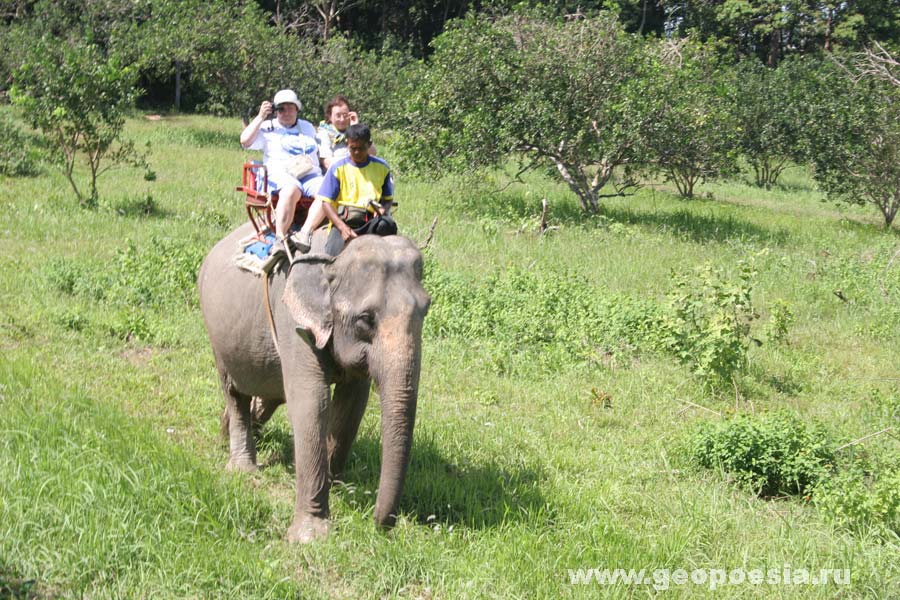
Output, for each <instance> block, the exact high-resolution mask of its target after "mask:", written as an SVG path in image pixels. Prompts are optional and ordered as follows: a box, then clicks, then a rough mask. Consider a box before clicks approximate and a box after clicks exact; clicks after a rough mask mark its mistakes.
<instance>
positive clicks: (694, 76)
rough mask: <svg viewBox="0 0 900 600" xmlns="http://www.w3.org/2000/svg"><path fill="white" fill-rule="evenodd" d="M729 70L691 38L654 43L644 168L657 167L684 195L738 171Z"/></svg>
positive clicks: (645, 123)
mask: <svg viewBox="0 0 900 600" xmlns="http://www.w3.org/2000/svg"><path fill="white" fill-rule="evenodd" d="M726 74H727V69H726V68H724V67H723V65H722V64H721V62H720V61H719V60H718V59H717V58H716V54H715V52H714V51H713V49H712V48H711V47H710V46H708V45H703V44H700V43H698V42H696V41H694V40H689V39H688V40H681V41H668V40H667V41H664V42H661V43H660V44H658V46H657V59H656V69H655V72H654V75H653V77H652V78H651V80H650V86H652V87H651V89H650V90H648V93H649V95H650V96H651V97H652V98H653V99H654V108H653V111H652V114H651V116H650V118H649V119H646V120H645V121H644V134H643V138H644V139H645V140H646V144H647V147H648V151H647V155H648V162H647V170H649V171H651V172H661V173H663V174H664V175H665V177H666V179H667V180H669V181H673V182H674V183H675V186H676V187H677V188H678V193H679V194H681V195H682V196H683V197H685V198H691V197H693V195H694V186H696V184H697V183H699V182H700V181H703V180H706V179H710V178H714V177H724V176H727V175H731V174H733V173H735V172H736V171H737V157H738V140H737V133H736V127H735V124H734V121H733V116H732V113H731V111H730V107H729V105H728V97H727V92H728V77H727V75H726Z"/></svg>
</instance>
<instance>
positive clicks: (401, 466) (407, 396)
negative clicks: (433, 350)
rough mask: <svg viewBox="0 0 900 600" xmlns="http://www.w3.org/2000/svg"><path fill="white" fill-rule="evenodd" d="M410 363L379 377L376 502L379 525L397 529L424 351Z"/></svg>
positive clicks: (397, 364) (389, 368)
mask: <svg viewBox="0 0 900 600" xmlns="http://www.w3.org/2000/svg"><path fill="white" fill-rule="evenodd" d="M413 347H414V348H415V349H414V350H413V352H412V354H413V355H412V356H409V357H408V359H406V360H401V361H398V362H394V363H393V364H389V365H384V366H385V368H386V373H385V376H384V377H382V378H378V377H376V378H375V381H376V383H377V384H378V390H379V394H380V396H381V475H380V477H379V479H378V497H377V499H376V501H375V522H376V523H377V524H378V525H380V526H382V527H393V525H394V523H395V522H396V520H397V507H398V506H399V504H400V495H401V494H402V492H403V480H404V478H405V477H406V470H407V467H408V466H409V456H410V450H411V448H412V440H413V426H414V425H415V421H416V402H417V400H418V393H419V365H420V360H421V358H420V354H421V353H420V348H419V346H418V344H415V345H414V346H413Z"/></svg>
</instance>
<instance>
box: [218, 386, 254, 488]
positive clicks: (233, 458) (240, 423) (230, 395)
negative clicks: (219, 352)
mask: <svg viewBox="0 0 900 600" xmlns="http://www.w3.org/2000/svg"><path fill="white" fill-rule="evenodd" d="M219 377H220V380H221V383H222V392H223V393H224V395H225V413H226V415H225V418H223V425H224V424H226V423H227V427H228V445H229V458H228V464H227V465H225V468H226V469H228V470H229V471H247V472H249V471H256V470H257V469H258V467H257V466H256V440H255V439H254V438H253V417H252V414H251V410H250V396H247V395H245V394H242V393H240V392H239V391H237V389H235V387H234V383H233V382H232V381H231V377H229V375H228V373H227V372H225V371H224V370H221V369H220V371H219Z"/></svg>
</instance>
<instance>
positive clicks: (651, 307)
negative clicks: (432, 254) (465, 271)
mask: <svg viewBox="0 0 900 600" xmlns="http://www.w3.org/2000/svg"><path fill="white" fill-rule="evenodd" d="M425 286H426V288H427V289H428V291H429V292H430V293H431V294H432V297H433V299H434V302H433V304H432V309H431V312H430V313H429V316H428V319H426V321H425V323H426V325H425V327H426V335H431V336H435V337H445V338H456V339H459V340H465V341H468V342H471V343H472V344H476V345H478V347H479V350H480V351H481V352H482V353H483V354H484V355H486V356H487V357H488V360H489V361H490V362H491V363H492V364H493V365H494V366H495V367H496V369H497V370H498V371H501V372H515V371H528V370H532V369H535V368H537V369H539V370H542V371H544V372H557V371H560V370H562V369H563V368H565V367H567V366H570V365H572V364H575V363H579V362H592V361H597V360H598V359H600V358H601V357H603V356H604V355H606V354H608V353H615V352H633V351H635V350H637V349H639V348H643V349H647V350H650V349H653V347H654V342H653V338H654V336H655V328H656V323H658V322H659V321H660V319H661V315H660V308H659V306H658V305H657V304H656V303H654V302H653V301H650V300H642V299H635V298H630V297H627V296H622V295H618V294H611V293H609V292H607V291H606V290H604V289H602V288H595V287H594V286H593V285H591V284H590V283H589V282H588V281H586V280H585V279H583V278H581V277H579V276H577V275H574V274H572V273H552V272H550V273H548V272H545V273H542V274H535V273H534V272H531V271H526V270H522V269H508V270H506V271H501V272H498V273H495V274H493V275H491V276H490V277H488V278H487V279H486V280H484V281H482V282H472V281H469V280H467V279H465V278H463V277H460V276H457V275H453V274H449V273H445V272H443V271H440V270H438V269H437V268H436V267H435V266H433V264H432V263H428V266H427V268H426V273H425Z"/></svg>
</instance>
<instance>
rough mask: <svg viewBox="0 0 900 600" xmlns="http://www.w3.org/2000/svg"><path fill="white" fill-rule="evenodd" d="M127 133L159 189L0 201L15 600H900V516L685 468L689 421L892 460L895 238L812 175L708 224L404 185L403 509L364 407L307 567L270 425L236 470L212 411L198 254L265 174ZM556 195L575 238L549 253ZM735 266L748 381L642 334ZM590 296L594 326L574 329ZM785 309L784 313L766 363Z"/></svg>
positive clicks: (181, 142) (530, 185)
mask: <svg viewBox="0 0 900 600" xmlns="http://www.w3.org/2000/svg"><path fill="white" fill-rule="evenodd" d="M128 129H129V132H130V134H131V135H133V136H134V137H135V138H136V139H137V140H139V141H140V142H141V143H143V142H144V141H149V142H150V143H151V148H152V154H151V164H152V167H153V170H154V171H155V173H156V179H155V181H145V180H144V178H143V177H142V173H141V172H138V171H134V170H131V169H120V170H116V171H114V172H112V173H111V174H110V175H108V176H106V177H105V178H104V179H103V180H102V181H101V202H100V207H99V208H98V209H97V210H93V211H89V210H84V209H81V208H79V207H78V206H77V202H76V201H75V199H74V197H73V195H72V193H71V192H70V190H69V189H68V187H67V185H68V184H67V183H66V182H65V180H64V179H63V178H62V176H61V175H59V174H58V173H56V172H54V171H52V170H49V169H47V170H45V171H44V173H43V174H42V175H40V176H38V177H35V178H28V179H15V180H4V181H3V186H4V190H5V191H6V193H5V194H3V196H2V197H0V281H2V285H0V452H2V455H3V458H2V460H0V597H10V596H12V597H29V594H30V595H32V597H86V598H105V597H140V598H165V597H203V598H426V599H427V598H452V599H457V598H557V597H565V598H568V597H573V598H581V597H597V596H602V597H606V596H612V597H630V596H640V597H643V596H647V595H653V594H655V593H657V591H658V590H657V588H665V587H668V592H669V593H675V594H678V595H679V596H686V597H706V596H712V595H715V596H725V597H733V598H741V597H758V596H766V597H779V598H810V597H815V598H834V597H890V596H897V595H900V539H898V536H897V529H895V528H894V527H895V526H896V523H897V520H894V521H892V520H891V519H900V516H898V515H896V514H895V513H889V514H888V513H886V514H888V516H887V517H886V520H885V521H884V522H880V523H879V522H876V521H872V520H871V519H868V520H867V519H862V518H860V519H853V518H852V516H853V515H850V516H849V517H848V518H838V517H839V516H840V515H836V514H835V513H833V512H829V511H827V510H823V508H822V507H821V506H819V505H818V504H817V503H816V501H815V498H813V499H812V500H809V499H804V498H803V497H802V496H798V497H792V498H788V497H778V498H760V497H759V496H757V495H756V494H754V493H753V492H752V490H748V489H747V488H745V487H741V486H738V485H736V483H735V482H734V480H733V477H732V476H731V475H730V474H728V473H725V472H723V471H722V470H717V469H712V470H704V469H700V468H697V467H696V465H695V464H694V463H693V462H692V460H691V459H690V453H689V451H688V450H686V447H687V444H688V440H689V439H690V437H691V435H692V433H693V432H695V431H696V430H697V429H696V428H697V427H698V426H699V425H700V423H701V422H705V421H710V422H717V423H724V422H728V421H729V420H730V419H731V418H732V416H733V415H734V413H741V414H750V415H757V416H758V415H765V414H767V413H770V412H773V411H778V410H786V411H790V412H792V413H794V414H796V415H798V416H799V418H800V419H801V421H802V422H804V423H810V424H813V423H818V424H820V425H821V426H822V427H823V428H824V429H825V430H826V431H827V432H828V435H829V436H830V439H833V440H834V445H835V446H842V445H844V444H846V443H849V442H851V441H854V440H858V439H860V438H862V437H863V436H866V435H868V434H871V433H875V432H879V431H882V430H884V429H886V428H888V427H894V429H893V431H888V432H887V433H885V434H882V435H878V436H875V437H872V438H868V439H866V440H864V441H862V442H860V443H857V444H854V445H852V446H847V447H846V448H843V449H841V450H840V451H838V453H839V455H840V457H841V460H842V461H846V460H848V458H847V456H848V455H851V456H850V458H853V457H855V456H862V457H864V458H865V459H866V460H867V461H869V464H873V465H887V467H886V468H890V467H891V466H893V468H896V467H897V465H898V463H900V435H898V431H897V426H898V425H900V423H898V420H900V374H898V362H900V361H898V356H900V355H898V350H900V330H898V323H900V256H898V255H897V253H898V251H900V236H898V234H897V232H896V231H884V230H883V229H882V228H881V227H880V224H879V218H878V215H877V213H876V212H874V211H870V210H865V209H862V208H859V207H846V206H835V205H832V204H825V203H823V202H822V199H821V195H820V194H819V193H818V192H816V191H815V189H814V186H813V185H812V183H811V182H810V180H809V179H808V177H807V175H806V173H805V172H803V171H802V170H801V169H796V170H793V171H789V172H788V173H787V174H786V175H785V177H784V182H783V185H782V186H781V187H779V188H778V189H775V190H771V191H765V190H759V189H757V188H754V187H752V186H749V185H745V184H743V183H737V182H731V183H721V184H709V185H705V186H702V187H701V188H700V195H701V198H698V199H695V200H691V201H685V200H681V199H679V198H677V197H675V196H674V195H673V194H672V193H671V190H670V189H668V188H667V187H665V186H648V187H645V188H644V189H643V190H641V191H640V192H639V193H638V194H637V195H635V196H632V197H628V198H616V199H613V200H608V201H606V202H604V210H603V214H602V215H601V216H596V217H590V218H587V217H584V216H583V215H581V214H580V213H579V210H578V209H577V205H576V202H575V200H574V198H572V197H571V196H570V195H569V194H568V193H567V192H566V190H565V189H564V188H563V187H561V186H559V185H557V184H556V183H554V182H552V181H551V180H549V179H547V178H546V177H543V176H541V175H539V174H535V175H531V176H530V177H528V178H527V179H526V183H525V184H524V185H523V184H515V185H513V186H510V187H508V188H506V189H504V190H503V191H497V190H499V189H500V188H502V187H503V185H504V182H505V180H504V179H503V178H502V177H500V176H498V178H497V180H496V181H487V182H473V181H472V180H471V179H460V180H451V179H448V180H443V181H441V182H439V183H430V182H423V181H414V180H409V179H408V178H404V177H403V175H402V173H401V174H399V177H398V179H397V189H398V198H399V201H400V205H401V206H400V209H399V211H398V213H397V218H398V221H399V222H400V226H401V229H402V231H403V232H404V233H405V234H406V235H408V236H410V237H412V238H413V239H416V240H418V241H422V240H424V239H425V238H426V236H427V234H428V230H429V226H430V225H431V223H432V220H433V219H434V218H435V217H437V218H438V224H437V227H436V231H435V236H434V239H433V241H432V243H431V245H430V247H429V248H428V250H427V252H426V262H427V285H428V286H429V288H430V290H431V291H432V293H433V295H434V297H435V304H434V306H433V308H432V314H431V315H430V316H429V317H428V319H427V320H426V338H425V344H424V365H423V371H422V383H421V392H420V398H419V411H418V419H417V425H416V430H415V443H414V447H413V457H412V464H411V467H410V470H409V475H408V477H407V479H406V488H405V493H404V497H403V501H402V503H401V510H402V516H401V518H400V521H399V524H398V526H397V527H396V528H395V529H394V530H393V531H391V532H389V533H383V532H381V531H378V530H376V528H375V527H374V525H373V522H372V511H373V507H374V493H375V490H376V488H377V485H378V481H377V476H378V471H377V468H378V461H379V447H380V439H379V433H378V432H379V415H378V411H377V409H376V408H374V407H377V403H372V404H371V405H370V409H369V411H368V412H367V414H366V417H365V420H364V422H363V426H362V429H361V433H360V436H359V438H358V440H357V442H356V444H355V446H354V449H353V451H352V453H351V458H350V462H349V466H348V472H347V473H346V475H345V477H344V480H345V481H343V482H340V483H338V484H337V485H336V486H335V488H334V489H333V491H332V510H333V515H332V517H333V520H334V528H333V533H332V535H331V536H330V537H329V538H328V539H327V540H326V541H324V542H321V543H315V544H312V545H309V546H304V547H300V546H295V545H288V544H287V543H285V542H284V541H283V535H284V532H285V531H286V529H287V526H288V524H289V521H290V517H291V514H292V509H293V482H292V477H293V476H292V472H293V467H292V464H291V460H292V459H291V456H290V454H291V450H290V448H291V446H290V432H289V429H288V427H287V423H286V419H285V418H284V416H283V413H279V414H278V415H277V416H276V418H275V419H273V422H272V424H271V425H270V426H269V428H268V429H267V430H266V432H265V433H264V435H263V439H262V441H261V454H260V460H261V462H262V463H263V464H264V465H265V468H264V469H262V470H261V471H260V472H259V473H258V474H254V475H238V474H228V473H226V472H225V471H224V468H223V467H224V464H225V461H226V458H227V456H226V447H225V443H224V442H223V441H222V439H221V438H220V437H219V431H218V429H219V421H218V417H219V414H220V412H221V409H222V405H223V402H222V399H221V396H220V392H219V389H218V383H217V380H216V377H215V371H214V366H213V360H212V354H211V352H210V349H209V347H208V344H207V341H206V339H205V333H204V330H203V326H202V323H201V320H200V316H199V310H198V308H197V301H196V295H195V291H194V288H193V277H194V275H195V272H196V268H197V266H198V264H199V261H200V260H201V259H202V257H203V255H204V254H205V252H206V251H207V250H208V249H209V248H211V247H212V245H213V244H214V243H215V241H217V240H218V239H219V238H220V237H222V236H223V235H224V234H225V233H226V232H227V231H229V230H230V229H231V228H233V227H234V226H236V225H238V224H240V223H241V222H243V220H244V218H245V216H244V214H243V209H242V204H241V201H240V198H239V197H238V195H237V194H236V193H234V192H233V191H232V190H233V187H234V185H235V184H236V183H237V180H238V178H239V169H240V164H241V162H242V160H243V158H244V157H245V156H247V153H245V152H243V151H241V149H240V148H239V146H238V144H237V141H236V140H237V137H238V134H239V130H240V124H239V123H238V122H237V121H235V120H221V119H214V118H206V117H181V116H173V117H165V118H164V119H162V120H161V121H148V120H144V119H135V120H132V121H129V123H128ZM379 147H380V148H381V147H382V144H379ZM385 148H387V150H388V151H387V154H386V156H387V158H388V159H389V160H390V159H391V154H390V151H389V148H388V147H386V146H385ZM542 198H547V199H549V202H550V206H551V211H550V224H551V225H554V226H558V227H559V228H558V229H555V230H553V231H551V232H549V233H548V234H546V235H544V236H542V237H541V236H539V235H537V233H536V230H537V226H538V222H539V214H540V201H541V199H542ZM742 260H744V261H751V260H752V261H753V265H754V269H755V272H756V274H755V275H754V278H753V292H752V298H753V306H754V310H755V311H756V313H757V314H758V318H757V319H756V320H755V321H754V322H753V323H752V329H751V334H750V335H751V336H752V337H754V338H756V339H758V340H759V341H760V344H761V345H760V344H757V343H753V344H751V346H750V351H749V357H748V358H749V363H748V366H747V368H746V369H745V370H744V372H743V373H742V374H741V375H740V377H739V378H736V379H735V381H734V383H733V384H732V383H728V384H727V385H721V384H710V383H708V382H707V381H706V380H704V379H703V378H701V377H698V376H697V375H695V374H694V373H692V367H691V363H690V361H689V360H687V361H679V360H678V359H677V358H676V356H675V355H673V354H672V353H671V352H666V351H665V350H663V349H661V348H660V347H659V345H654V344H653V343H651V342H650V341H648V340H651V339H652V336H651V335H650V334H647V333H646V332H647V331H650V332H653V331H657V329H656V328H657V326H658V321H659V320H661V319H664V318H665V317H664V315H665V311H666V307H667V306H669V305H668V304H667V302H668V300H667V299H668V298H669V297H670V293H671V292H672V290H673V286H674V282H675V281H676V280H677V279H678V277H688V278H690V277H692V276H694V275H692V273H693V271H692V270H693V269H694V268H695V267H697V266H700V265H704V264H708V265H710V266H711V267H712V268H720V269H721V276H722V277H724V278H733V273H734V270H735V268H736V265H737V264H738V263H739V261H742ZM576 296H577V299H578V302H579V303H580V304H578V306H581V307H583V308H584V310H583V311H582V312H579V311H578V310H577V309H573V310H568V309H567V308H566V307H567V306H570V304H569V303H570V301H571V302H573V303H574V299H575V298H576ZM779 305H780V306H786V307H788V309H789V311H790V313H791V314H792V315H793V318H792V319H790V320H789V327H788V328H787V332H786V335H785V336H784V337H783V338H782V339H777V340H776V339H775V337H774V336H772V335H770V334H769V333H767V331H768V330H767V327H770V324H771V323H772V313H773V311H774V310H775V309H774V308H773V307H776V306H779ZM460 307H461V308H460ZM597 307H601V308H597ZM455 308H458V309H460V310H455ZM585 315H588V317H590V318H587V317H585ZM634 323H641V325H640V327H641V328H642V329H641V330H640V332H639V331H638V330H637V329H635V327H636V326H635V325H634ZM581 328H588V329H590V331H591V332H592V333H591V336H592V337H590V339H587V341H585V340H583V339H582V338H581V337H579V333H578V332H579V331H580V330H581ZM557 330H558V331H559V332H569V333H568V334H567V335H569V336H570V337H569V338H566V337H564V336H563V334H562V333H559V334H558V335H555V334H554V332H556V331H557ZM641 332H643V333H641ZM585 335H587V334H585ZM877 475H878V473H876V472H870V473H867V475H866V477H869V478H875V477H876V476H877ZM897 494H898V495H900V489H898V490H897ZM888 501H890V497H889V498H888ZM845 516H846V515H845ZM590 568H609V569H615V568H624V569H646V572H647V574H648V575H649V574H650V573H651V572H652V571H654V570H655V569H669V570H671V571H675V570H677V569H683V570H685V571H686V572H688V573H691V572H692V571H693V570H705V571H700V572H701V573H709V570H724V571H727V572H729V576H730V572H731V571H733V570H735V569H745V570H746V571H750V570H754V569H760V570H763V571H766V570H768V569H774V570H777V571H778V572H783V571H784V570H785V569H809V570H810V571H812V572H814V573H818V571H819V569H823V568H835V569H849V570H850V572H851V576H850V583H849V585H842V584H834V583H831V584H828V585H802V584H798V585H786V584H784V583H783V581H782V580H781V579H779V581H780V582H781V583H778V584H775V583H764V584H761V585H759V584H753V583H749V582H744V583H735V584H734V585H729V584H727V583H726V584H721V585H720V586H719V587H717V589H714V590H713V589H711V588H712V587H713V586H712V585H711V583H710V580H709V579H707V580H705V581H704V582H702V583H692V582H691V581H690V579H689V580H688V581H687V582H686V583H681V584H678V583H675V582H674V581H668V585H665V580H664V579H663V578H662V576H660V578H658V579H655V580H653V581H652V583H655V584H656V585H655V586H654V585H624V584H621V583H620V584H617V585H601V584H600V583H597V582H596V581H592V582H591V583H589V584H586V585H581V584H577V583H572V577H573V571H576V572H577V570H578V569H590ZM692 575H693V573H692ZM659 591H662V590H659Z"/></svg>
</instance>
